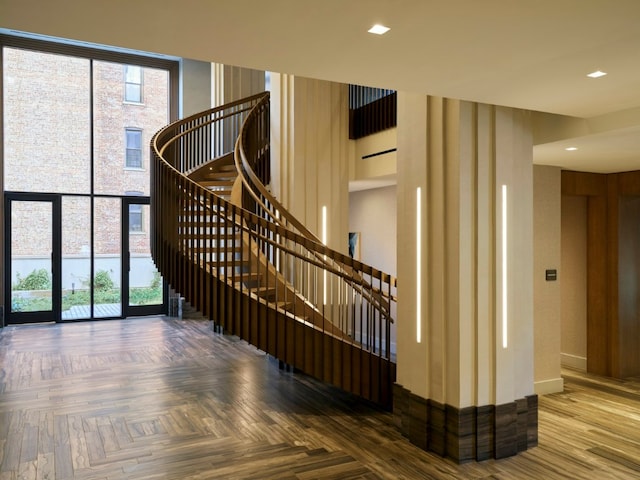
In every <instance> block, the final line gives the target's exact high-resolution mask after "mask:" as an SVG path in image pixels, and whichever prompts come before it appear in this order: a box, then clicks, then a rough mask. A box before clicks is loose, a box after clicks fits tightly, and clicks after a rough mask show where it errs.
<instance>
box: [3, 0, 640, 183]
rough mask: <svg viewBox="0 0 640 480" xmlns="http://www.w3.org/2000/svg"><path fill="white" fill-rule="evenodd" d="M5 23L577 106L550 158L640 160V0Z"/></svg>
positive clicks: (524, 102) (254, 6) (320, 73)
mask: <svg viewBox="0 0 640 480" xmlns="http://www.w3.org/2000/svg"><path fill="white" fill-rule="evenodd" d="M374 23H383V24H385V25H387V26H389V27H390V28H391V31H390V32H389V33H387V34H386V35H384V36H375V35H372V34H369V33H367V32H366V30H367V29H368V28H369V27H370V26H371V25H372V24H374ZM0 27H1V28H7V29H14V30H19V31H25V32H32V33H39V34H45V35H52V36H57V37H63V38H71V39H74V40H81V41H88V42H95V43H101V44H106V45H114V46H120V47H128V48H134V49H138V50H143V51H150V52H157V53H164V54H169V55H176V56H181V57H186V58H193V59H197V60H206V61H215V62H220V63H227V64H232V65H240V66H246V67H251V68H257V69H262V70H271V71H277V72H282V73H292V74H296V75H302V76H307V77H312V78H320V79H326V80H334V81H339V82H345V83H357V84H362V85H370V86H379V87H386V88H393V89H397V90H402V91H410V92H420V93H425V94H431V95H438V96H445V97H451V98H459V99H463V100H472V101H477V102H484V103H491V104H496V105H506V106H511V107H518V108H525V109H529V110H534V111H539V112H549V113H553V114H558V115H564V116H570V117H577V118H579V119H584V120H585V121H584V122H583V127H584V128H577V129H576V128H573V129H572V128H569V129H564V130H562V129H559V130H558V131H557V132H555V135H544V136H541V137H540V136H538V137H536V139H537V142H541V143H539V144H538V145H536V147H535V150H534V161H535V162H536V163H544V164H552V165H559V166H562V167H564V168H570V169H578V170H587V171H599V172H611V171H622V170H636V169H640V140H638V138H639V137H640V114H638V112H639V111H640V0H315V1H311V0H269V1H259V0H188V1H175V0H172V1H168V0H136V1H130V0H108V1H87V0H0ZM598 69H599V70H603V71H605V72H608V75H607V76H605V77H602V78H600V79H591V78H588V77H586V74H587V73H589V72H592V71H594V70H598ZM636 109H638V110H636ZM630 112H631V113H630ZM549 119H550V116H541V117H540V118H539V119H538V121H539V122H542V121H548V120H549ZM592 119H595V120H593V121H592ZM569 123H571V122H569ZM551 124H555V120H551ZM567 135H569V138H564V137H567ZM552 137H553V141H549V139H551V138H552ZM569 144H571V146H577V147H579V150H577V151H574V152H566V151H565V150H564V147H565V146H568V145H569ZM569 153H570V154H571V155H568V154H569Z"/></svg>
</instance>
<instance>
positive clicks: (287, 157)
mask: <svg viewBox="0 0 640 480" xmlns="http://www.w3.org/2000/svg"><path fill="white" fill-rule="evenodd" d="M348 122H349V117H348V88H347V85H344V84H339V83H333V82H326V81H321V80H312V79H308V78H303V77H294V76H292V75H285V74H273V73H272V74H271V137H272V138H271V158H272V161H271V163H272V166H271V174H272V184H271V188H272V191H273V192H274V193H275V195H276V197H277V198H278V199H279V200H280V202H282V204H283V205H284V206H285V207H286V208H287V209H288V210H289V211H290V212H291V213H293V215H295V216H296V218H297V219H298V220H300V221H301V222H302V223H303V224H304V225H305V226H306V227H307V228H308V229H309V230H311V231H312V232H314V233H315V234H316V235H317V236H318V237H319V238H322V233H323V232H322V207H326V210H327V245H328V246H329V247H331V248H333V249H335V250H338V251H340V252H342V253H346V251H347V238H348V215H349V209H348V201H349V197H348V195H349V177H348V175H349V148H351V147H350V145H349V123H348Z"/></svg>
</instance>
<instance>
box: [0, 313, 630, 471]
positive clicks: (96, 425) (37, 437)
mask: <svg viewBox="0 0 640 480" xmlns="http://www.w3.org/2000/svg"><path fill="white" fill-rule="evenodd" d="M539 421H540V430H539V442H540V444H539V446H538V447H535V448H533V449H531V450H529V451H527V452H525V453H522V454H520V455H518V456H516V457H512V458H508V459H505V460H500V461H486V462H481V463H470V464H465V465H456V464H454V463H452V462H450V461H448V460H446V459H442V458H440V457H437V456H435V455H431V454H429V453H426V452H424V451H422V450H420V449H418V448H416V447H415V446H413V445H411V444H410V443H409V442H408V441H407V440H406V439H405V438H403V437H402V436H401V435H400V434H399V432H398V431H397V430H396V428H395V427H394V426H393V424H392V417H391V414H390V413H387V412H383V411H379V410H377V409H375V408H373V407H371V406H370V405H367V404H364V403H362V402H359V401H358V400H357V399H355V398H353V397H350V396H348V395H346V394H343V393H341V392H340V391H337V390H335V389H333V388H331V387H328V386H326V385H322V384H319V383H317V382H315V381H313V380H312V379H310V378H308V377H306V376H304V375H301V374H297V373H296V374H294V373H290V372H286V371H283V370H280V369H278V363H277V361H276V360H274V359H273V358H271V357H268V356H267V355H265V354H263V353H262V352H260V351H258V350H256V349H255V348H253V347H251V346H249V345H247V344H246V343H245V342H242V341H239V340H238V339H237V338H235V337H231V336H225V335H221V334H215V333H213V331H212V328H211V324H210V323H209V322H207V321H198V320H182V321H180V320H174V319H168V318H167V319H165V318H144V319H128V320H120V321H118V320H114V321H101V322H100V321H96V322H87V323H70V324H57V325H56V324H51V325H31V326H12V327H7V328H5V329H4V330H0V480H7V479H54V478H55V479H58V480H63V479H72V478H73V479H86V480H89V479H95V480H98V479H100V480H112V479H136V480H147V479H208V478H216V479H218V478H219V479H260V480H262V479H281V480H289V479H291V480H293V479H299V480H306V479H336V480H337V479H340V480H343V479H412V480H413V479H471V478H475V479H534V478H535V479H565V478H572V479H583V478H584V479H610V478H611V479H614V478H615V479H629V478H640V382H639V381H632V380H629V381H615V380H610V379H603V378H597V377H590V376H586V375H582V374H579V373H576V372H566V390H565V392H564V393H561V394H554V395H548V396H545V397H541V398H540V412H539Z"/></svg>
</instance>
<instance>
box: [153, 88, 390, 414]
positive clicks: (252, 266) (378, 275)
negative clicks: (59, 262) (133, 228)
mask: <svg viewBox="0 0 640 480" xmlns="http://www.w3.org/2000/svg"><path fill="white" fill-rule="evenodd" d="M236 139H237V141H236ZM234 150H235V159H234V158H233V152H234ZM151 155H152V172H151V174H152V188H151V210H152V218H151V225H152V231H153V235H152V255H153V258H154V260H155V262H156V264H157V266H158V268H159V270H160V271H161V272H162V275H163V276H164V277H165V278H166V279H167V281H168V282H169V283H170V284H171V286H172V287H173V288H174V289H175V290H176V291H178V292H180V293H181V294H182V295H183V296H184V297H185V298H186V299H187V301H189V302H190V303H191V304H192V305H193V306H195V307H196V308H197V309H198V310H199V311H201V312H202V313H203V314H204V315H205V316H207V317H208V318H210V319H212V320H213V321H214V323H215V324H216V325H218V326H220V327H222V328H223V329H224V330H226V331H227V332H229V333H231V334H233V335H238V336H239V337H241V338H243V339H244V340H246V341H248V342H249V343H251V344H253V345H255V346H256V347H258V348H260V349H261V350H263V351H265V352H267V353H269V354H271V355H273V356H275V357H277V358H278V359H279V360H280V361H281V362H283V363H284V364H288V365H291V366H292V367H293V368H295V369H298V370H301V371H303V372H305V373H307V374H309V375H312V376H314V377H316V378H318V379H320V380H322V381H325V382H328V383H331V384H333V385H336V386H338V387H340V388H342V389H344V390H346V391H348V392H351V393H353V394H356V395H359V396H362V397H364V398H366V399H368V400H371V401H373V402H376V403H378V404H380V405H382V406H384V407H387V408H389V407H390V406H391V389H392V384H393V382H394V381H395V371H396V370H395V363H394V362H393V358H394V354H393V352H392V343H391V324H392V318H393V316H394V314H395V288H396V285H395V283H396V281H395V278H393V277H391V276H389V275H386V274H384V273H383V272H380V271H378V270H376V269H374V268H372V267H370V266H367V265H364V264H362V263H360V262H358V261H355V260H353V259H351V258H350V257H348V256H345V255H342V254H341V253H339V252H336V251H333V250H331V249H329V248H327V247H326V246H324V245H322V243H321V242H319V241H318V239H317V238H316V237H315V236H314V235H313V234H312V233H311V232H309V231H308V230H307V229H306V228H305V227H304V226H303V225H301V224H300V223H299V222H298V221H297V220H296V219H295V218H294V217H293V216H291V214H290V213H289V212H288V211H287V210H286V209H285V208H284V207H282V205H280V204H279V203H278V202H277V200H276V199H275V198H274V197H273V196H272V195H271V194H270V193H269V190H268V188H267V187H266V185H268V183H269V162H270V150H269V95H268V93H264V94H259V95H255V96H253V97H249V98H246V99H243V100H240V101H237V102H233V103H230V104H227V105H223V106H221V107H218V108H214V109H211V110H208V111H206V112H203V113H201V114H197V115H193V116H191V117H188V118H185V119H183V120H180V121H177V122H174V123H172V124H171V125H169V126H167V127H165V128H164V129H162V130H161V131H160V132H158V133H157V134H156V135H155V136H154V138H153V140H152V144H151ZM230 165H235V166H236V172H232V167H230ZM238 174H239V175H238ZM236 175H237V177H236ZM231 182H233V187H232V188H230V186H231Z"/></svg>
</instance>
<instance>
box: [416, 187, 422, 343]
mask: <svg viewBox="0 0 640 480" xmlns="http://www.w3.org/2000/svg"><path fill="white" fill-rule="evenodd" d="M421 317H422V189H421V188H420V187H418V188H417V189H416V341H417V342H418V343H420V342H421V341H422V321H421Z"/></svg>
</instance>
